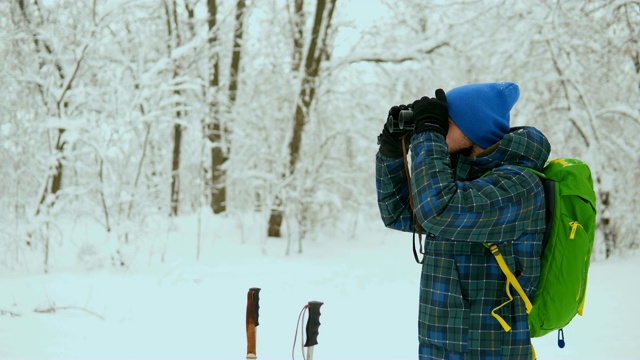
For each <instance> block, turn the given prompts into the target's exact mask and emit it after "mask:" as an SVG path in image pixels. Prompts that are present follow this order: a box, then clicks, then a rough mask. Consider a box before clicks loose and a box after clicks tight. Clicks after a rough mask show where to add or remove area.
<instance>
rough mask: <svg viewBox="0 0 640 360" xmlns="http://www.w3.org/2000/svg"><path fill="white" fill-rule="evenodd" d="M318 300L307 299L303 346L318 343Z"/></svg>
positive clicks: (320, 304) (319, 303) (319, 304)
mask: <svg viewBox="0 0 640 360" xmlns="http://www.w3.org/2000/svg"><path fill="white" fill-rule="evenodd" d="M322 304H323V303H322V302H320V301H309V320H307V328H306V330H307V341H306V342H305V343H304V346H305V347H308V346H315V345H318V328H319V327H320V306H322Z"/></svg>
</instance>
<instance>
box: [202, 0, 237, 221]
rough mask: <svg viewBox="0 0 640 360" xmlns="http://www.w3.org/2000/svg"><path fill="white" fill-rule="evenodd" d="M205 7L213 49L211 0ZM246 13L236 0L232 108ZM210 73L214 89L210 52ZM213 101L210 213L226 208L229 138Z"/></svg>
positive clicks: (215, 68)
mask: <svg viewBox="0 0 640 360" xmlns="http://www.w3.org/2000/svg"><path fill="white" fill-rule="evenodd" d="M207 6H208V9H209V22H208V24H209V32H211V33H212V34H211V36H210V37H209V45H210V46H211V48H213V47H214V46H215V45H216V44H215V43H216V41H217V29H216V28H215V27H216V15H217V11H218V10H217V6H216V1H215V0H208V3H207ZM245 12H246V3H245V0H237V1H236V22H235V30H234V33H233V51H232V56H231V66H230V80H229V107H230V108H232V107H233V106H234V104H235V102H236V99H237V93H238V75H239V73H240V59H241V55H242V36H243V29H244V18H245V16H244V15H245ZM212 62H213V76H212V78H211V79H210V82H209V86H210V87H211V88H212V89H214V91H215V90H217V89H218V87H219V85H220V80H219V67H220V64H219V56H218V54H214V55H213V59H212ZM218 106H219V104H217V102H216V101H215V100H214V99H212V101H211V104H210V108H211V114H212V119H211V121H210V122H209V125H208V132H209V134H208V138H209V141H210V142H211V209H212V210H213V212H214V214H219V213H222V212H225V211H226V209H227V189H226V188H227V186H226V184H225V182H226V172H225V171H224V169H223V165H224V163H225V162H226V161H227V160H228V159H229V151H230V146H229V145H228V141H229V140H228V139H229V137H228V136H226V135H228V133H227V130H226V129H227V128H226V127H225V126H223V124H222V122H221V119H220V117H219V111H218Z"/></svg>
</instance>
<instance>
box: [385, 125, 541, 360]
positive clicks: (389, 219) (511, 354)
mask: <svg viewBox="0 0 640 360" xmlns="http://www.w3.org/2000/svg"><path fill="white" fill-rule="evenodd" d="M410 150H411V194H409V186H408V183H407V174H406V171H405V168H404V163H403V160H402V159H389V158H385V157H384V156H382V155H381V154H380V153H378V154H377V156H376V187H377V194H378V206H379V209H380V214H381V216H382V220H383V222H384V224H385V226H387V227H389V228H392V229H397V230H401V231H406V232H413V231H414V217H413V211H412V209H411V205H410V203H409V196H412V197H413V202H414V206H415V215H416V218H417V221H418V222H419V224H420V226H421V228H422V229H423V230H422V233H423V234H425V258H424V264H423V266H422V276H421V282H420V309H419V322H418V323H419V327H418V335H419V342H420V348H419V351H420V358H421V359H531V357H532V354H531V339H530V335H529V326H528V322H527V315H526V309H525V306H524V303H523V301H522V299H521V298H520V297H519V295H517V294H515V291H512V292H511V293H512V294H513V295H514V298H515V300H514V301H513V302H511V303H510V304H509V305H507V306H505V307H503V308H501V309H500V310H499V311H497V313H498V314H499V315H500V316H502V317H503V318H504V319H505V320H507V322H508V323H509V324H510V325H511V327H512V330H511V331H510V332H508V333H507V332H505V331H504V330H503V329H502V327H501V326H500V324H499V323H498V321H497V320H496V319H495V318H493V317H492V316H491V311H492V310H493V309H494V308H496V307H497V306H499V305H500V304H502V303H504V302H505V301H506V300H507V299H508V297H507V295H506V279H505V276H504V274H503V273H502V271H501V270H500V268H499V267H498V265H497V263H496V260H495V259H494V258H493V256H492V255H491V254H490V252H489V251H488V249H486V248H485V246H483V244H484V243H487V242H492V243H496V244H498V246H499V247H500V249H501V252H502V253H503V255H504V257H505V260H506V261H507V264H508V265H509V267H510V268H511V269H512V271H513V272H514V273H515V274H516V276H518V280H519V281H520V283H521V285H522V287H523V288H524V289H525V291H526V292H527V295H528V296H529V297H530V298H533V295H534V293H535V290H536V287H537V284H538V278H539V273H540V253H541V250H542V237H543V233H544V224H545V220H544V215H545V205H544V191H543V188H542V184H541V182H540V180H539V179H538V177H537V176H536V175H535V174H533V173H532V172H531V171H527V170H525V169H522V168H520V167H519V166H524V167H530V168H533V169H536V170H540V169H542V167H543V165H544V163H545V162H546V161H547V158H548V156H549V152H550V145H549V142H548V141H547V139H546V137H545V136H544V135H543V134H542V133H541V132H540V131H539V130H537V129H535V128H532V127H522V128H513V129H512V130H511V131H510V132H509V133H508V134H507V135H505V137H504V138H503V139H502V140H501V141H500V142H499V143H497V144H496V145H494V146H493V147H492V148H490V149H487V151H485V152H484V153H483V154H481V155H480V156H478V157H476V158H467V157H463V156H457V157H456V158H453V157H450V156H449V154H448V150H447V145H446V143H445V139H444V137H443V136H442V135H439V134H437V133H434V132H425V133H421V134H417V135H414V136H413V138H412V140H411V146H410ZM452 160H456V161H455V162H456V164H455V166H453V165H452Z"/></svg>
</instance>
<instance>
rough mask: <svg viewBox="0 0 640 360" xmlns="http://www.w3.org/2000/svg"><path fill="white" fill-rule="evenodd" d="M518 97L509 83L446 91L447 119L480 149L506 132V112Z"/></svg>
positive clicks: (483, 84)
mask: <svg viewBox="0 0 640 360" xmlns="http://www.w3.org/2000/svg"><path fill="white" fill-rule="evenodd" d="M519 97H520V88H519V87H518V85H517V84H515V83H512V82H499V83H478V84H469V85H463V86H460V87H457V88H454V89H451V90H449V91H448V92H447V105H448V106H449V117H451V120H453V122H454V123H455V124H456V125H457V126H458V127H459V128H460V130H462V132H463V133H464V134H465V135H466V136H467V137H468V138H469V139H470V140H471V141H472V142H473V143H474V144H476V145H478V146H480V147H481V148H483V149H486V148H488V147H490V146H491V145H493V144H495V143H497V142H498V141H500V140H502V138H503V137H504V135H505V134H506V133H507V131H509V127H510V125H509V119H510V117H509V111H511V108H512V107H513V105H514V104H515V103H516V101H518V98H519Z"/></svg>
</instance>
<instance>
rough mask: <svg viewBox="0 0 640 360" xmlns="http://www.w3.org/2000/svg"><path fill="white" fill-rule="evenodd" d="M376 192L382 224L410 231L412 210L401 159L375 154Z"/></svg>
mask: <svg viewBox="0 0 640 360" xmlns="http://www.w3.org/2000/svg"><path fill="white" fill-rule="evenodd" d="M376 193H377V196H378V208H379V209H380V216H381V217H382V222H383V223H384V225H385V226H386V227H388V228H391V229H396V230H401V231H407V232H412V231H413V224H412V222H413V212H412V211H411V205H410V203H409V183H408V177H407V172H406V170H405V167H404V160H403V159H391V158H387V157H385V156H382V155H381V154H380V152H378V153H377V154H376Z"/></svg>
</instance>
